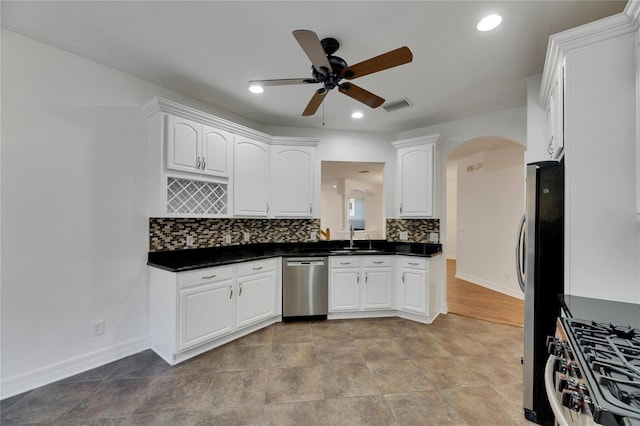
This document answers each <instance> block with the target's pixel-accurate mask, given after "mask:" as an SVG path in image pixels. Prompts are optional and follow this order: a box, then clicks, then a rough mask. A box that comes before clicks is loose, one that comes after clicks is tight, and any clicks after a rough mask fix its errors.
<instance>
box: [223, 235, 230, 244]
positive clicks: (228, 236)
mask: <svg viewBox="0 0 640 426" xmlns="http://www.w3.org/2000/svg"><path fill="white" fill-rule="evenodd" d="M224 243H225V244H231V235H225V236H224Z"/></svg>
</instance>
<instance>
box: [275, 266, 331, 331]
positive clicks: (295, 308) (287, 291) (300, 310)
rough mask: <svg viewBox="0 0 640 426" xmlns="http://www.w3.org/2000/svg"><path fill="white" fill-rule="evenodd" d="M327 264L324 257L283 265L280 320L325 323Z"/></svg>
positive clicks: (327, 283)
mask: <svg viewBox="0 0 640 426" xmlns="http://www.w3.org/2000/svg"><path fill="white" fill-rule="evenodd" d="M328 310H329V262H328V261H327V258H326V257H288V258H284V259H283V261H282V319H283V321H292V320H315V319H327V312H328Z"/></svg>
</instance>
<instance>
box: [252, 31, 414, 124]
mask: <svg viewBox="0 0 640 426" xmlns="http://www.w3.org/2000/svg"><path fill="white" fill-rule="evenodd" d="M293 36H294V37H295V38H296V40H297V41H298V43H299V44H300V46H301V47H302V50H304V52H305V53H306V54H307V56H308V57H309V59H310V60H311V64H312V66H311V74H312V78H285V79H277V80H252V81H250V82H249V85H250V86H281V85H288V84H315V83H321V84H322V87H321V88H319V89H318V90H316V92H315V93H314V95H313V96H312V97H311V100H310V101H309V103H308V104H307V107H306V108H305V109H304V111H303V113H302V115H303V116H307V115H313V114H315V112H316V111H317V110H318V108H319V107H320V104H322V101H323V100H324V97H325V96H326V95H327V93H328V92H329V91H330V90H332V89H334V88H336V87H337V88H338V90H339V91H340V92H341V93H344V94H345V95H347V96H349V97H351V98H353V99H355V100H357V101H360V102H362V103H363V104H365V105H368V106H370V107H371V108H377V107H379V106H380V105H382V104H383V103H384V99H382V98H381V97H379V96H377V95H374V94H373V93H371V92H369V91H367V90H365V89H363V88H361V87H359V86H356V85H355V84H353V83H350V82H342V80H353V79H354V78H358V77H362V76H365V75H367V74H372V73H374V72H378V71H383V70H386V69H388V68H393V67H397V66H398V65H403V64H407V63H409V62H411V61H412V60H413V54H412V53H411V50H409V48H408V47H406V46H403V47H400V48H398V49H395V50H391V51H389V52H387V53H383V54H382V55H379V56H376V57H373V58H370V59H367V60H366V61H362V62H359V63H357V64H355V65H351V66H348V65H347V63H346V62H345V60H344V59H342V58H340V57H338V56H333V54H334V53H335V52H336V51H337V50H338V48H339V47H340V43H338V41H337V40H336V39H334V38H324V39H322V40H319V39H318V36H317V35H316V33H314V32H313V31H310V30H296V31H294V32H293Z"/></svg>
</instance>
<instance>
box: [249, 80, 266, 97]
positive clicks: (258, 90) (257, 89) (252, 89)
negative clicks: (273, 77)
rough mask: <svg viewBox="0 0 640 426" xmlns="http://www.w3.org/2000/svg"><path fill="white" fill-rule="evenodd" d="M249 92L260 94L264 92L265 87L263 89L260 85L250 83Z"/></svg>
mask: <svg viewBox="0 0 640 426" xmlns="http://www.w3.org/2000/svg"><path fill="white" fill-rule="evenodd" d="M249 91H250V92H251V93H258V94H259V93H262V92H264V87H262V85H260V84H257V83H252V82H249Z"/></svg>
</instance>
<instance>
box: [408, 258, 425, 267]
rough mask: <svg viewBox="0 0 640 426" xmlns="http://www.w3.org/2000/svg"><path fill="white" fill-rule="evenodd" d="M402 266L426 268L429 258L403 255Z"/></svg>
mask: <svg viewBox="0 0 640 426" xmlns="http://www.w3.org/2000/svg"><path fill="white" fill-rule="evenodd" d="M402 267H403V268H417V269H426V268H427V259H425V258H424V257H403V258H402Z"/></svg>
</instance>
